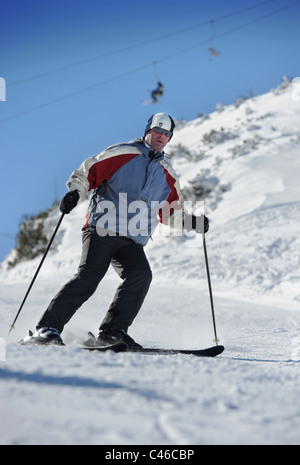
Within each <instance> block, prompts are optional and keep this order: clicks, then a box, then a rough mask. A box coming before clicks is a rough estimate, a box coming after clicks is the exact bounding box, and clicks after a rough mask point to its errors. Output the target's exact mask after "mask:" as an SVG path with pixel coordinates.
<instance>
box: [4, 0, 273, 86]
mask: <svg viewBox="0 0 300 465" xmlns="http://www.w3.org/2000/svg"><path fill="white" fill-rule="evenodd" d="M274 1H275V0H265V1H264V2H260V3H256V4H255V5H251V6H248V7H246V8H242V9H239V10H236V11H233V12H231V13H227V14H225V15H222V16H219V17H217V18H215V19H214V20H213V21H214V23H215V22H217V21H221V20H223V19H226V18H230V17H232V16H235V15H238V14H241V13H244V12H246V11H248V10H251V9H254V8H258V7H260V6H262V5H265V4H267V3H272V2H274ZM209 23H211V21H204V22H202V23H198V24H194V25H193V26H189V27H186V28H183V29H179V30H177V31H174V32H170V33H168V34H164V35H161V36H159V37H155V38H153V39H147V40H144V41H143V42H139V43H138V44H134V45H128V46H127V47H123V48H120V49H117V50H113V51H111V52H106V53H103V54H101V55H97V56H95V57H92V58H88V59H85V60H81V61H78V62H75V63H71V64H69V65H65V66H61V67H59V68H55V69H52V70H49V71H45V72H43V73H39V74H36V75H33V76H28V77H27V78H24V79H19V80H17V81H13V82H10V83H9V82H8V83H7V87H12V86H15V85H18V84H23V83H25V82H28V81H32V80H35V79H39V78H42V77H46V76H49V75H51V74H54V73H58V72H61V71H66V70H68V69H72V68H75V67H77V66H83V65H85V64H88V63H92V62H93V61H97V60H100V59H102V58H107V57H110V56H113V55H117V54H119V53H124V52H126V51H128V50H132V49H134V48H138V47H142V46H144V45H147V44H150V43H152V42H157V41H158V40H163V39H167V38H169V37H172V36H175V35H178V34H182V33H184V32H187V31H190V30H192V29H196V28H199V27H202V26H206V25H207V24H209Z"/></svg>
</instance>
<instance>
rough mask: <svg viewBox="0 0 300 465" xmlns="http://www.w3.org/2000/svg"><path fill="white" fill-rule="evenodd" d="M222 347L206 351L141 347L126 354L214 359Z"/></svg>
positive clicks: (209, 348) (214, 347) (129, 349)
mask: <svg viewBox="0 0 300 465" xmlns="http://www.w3.org/2000/svg"><path fill="white" fill-rule="evenodd" d="M224 349H225V348H224V346H213V347H207V348H206V349H162V348H151V347H143V348H141V349H134V348H128V349H127V352H136V353H142V354H159V355H178V354H184V355H195V356H196V357H216V356H217V355H220V354H221V353H222V352H223V351H224Z"/></svg>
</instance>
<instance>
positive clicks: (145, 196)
mask: <svg viewBox="0 0 300 465" xmlns="http://www.w3.org/2000/svg"><path fill="white" fill-rule="evenodd" d="M174 127H175V123H174V121H173V119H172V118H171V117H170V116H169V115H167V114H166V113H156V114H155V115H152V116H151V117H150V118H149V120H148V123H147V126H146V128H145V132H144V136H143V137H142V138H141V139H135V140H133V141H131V142H129V143H120V144H117V145H112V146H110V147H108V148H107V149H105V150H104V151H103V152H101V153H100V154H98V155H96V156H93V157H90V158H88V159H87V160H85V161H84V162H83V163H82V164H81V166H80V167H79V169H78V170H75V171H74V172H73V173H72V174H71V177H70V179H69V181H68V182H67V187H68V190H69V191H68V193H67V194H66V195H65V196H64V197H63V198H62V200H61V202H60V210H61V212H62V213H65V214H68V213H70V211H71V210H72V209H73V208H74V207H75V206H76V205H77V203H78V201H79V199H80V197H83V198H84V197H85V196H86V194H87V192H88V191H89V190H93V195H92V197H91V201H90V204H89V207H88V211H87V215H86V221H85V225H84V227H83V239H82V255H81V260H80V264H79V267H78V272H77V273H76V274H75V276H74V277H73V278H72V279H71V280H70V281H69V282H68V283H66V284H65V285H64V286H63V287H62V289H61V290H60V291H59V292H58V294H57V295H56V296H55V297H54V299H53V300H52V301H51V302H50V304H49V306H48V308H47V310H46V311H45V313H44V314H43V316H42V318H41V319H40V321H39V322H38V325H37V327H36V331H35V333H34V334H33V335H32V337H33V338H34V340H35V341H37V342H40V343H46V344H48V343H50V344H63V342H62V339H61V336H60V334H61V333H62V331H63V329H64V326H65V324H66V323H67V322H68V321H69V320H70V319H71V318H72V316H73V315H74V314H75V312H76V311H77V309H78V308H79V307H80V306H81V305H82V304H83V303H84V302H85V301H86V300H88V299H89V298H90V297H91V295H92V294H93V293H94V292H95V291H96V288H97V286H98V284H99V283H100V281H101V280H102V278H103V277H104V276H105V274H106V272H107V270H108V267H109V266H110V264H111V265H112V266H113V268H114V269H115V271H116V272H117V274H118V275H119V276H120V278H121V280H122V282H121V284H120V286H119V287H118V289H117V291H116V293H115V296H114V298H113V301H112V303H111V305H110V307H109V309H108V311H107V313H106V315H105V317H104V319H103V321H102V323H101V324H100V328H99V334H98V337H97V338H96V341H95V344H96V345H99V346H103V345H104V346H106V345H111V344H114V343H117V342H125V343H126V345H127V346H128V347H131V348H138V347H141V346H140V345H139V344H137V343H136V342H135V341H134V340H133V339H132V338H131V337H130V336H129V335H128V333H127V331H128V328H129V326H130V325H131V324H132V322H133V321H134V319H135V317H136V316H137V314H138V312H139V310H140V308H141V306H142V303H143V301H144V299H145V297H146V294H147V292H148V289H149V286H150V283H151V279H152V273H151V269H150V266H149V263H148V260H147V258H146V255H145V253H144V246H145V245H146V244H147V242H148V240H149V238H150V236H151V234H152V233H153V231H154V229H155V227H156V226H157V224H158V222H159V221H160V222H162V223H164V224H169V225H170V224H172V226H173V227H180V228H184V229H186V230H188V231H191V230H194V231H196V232H197V233H206V232H207V231H208V228H209V222H208V219H207V218H206V217H205V216H203V215H202V216H201V217H196V216H194V215H188V214H187V213H185V212H184V209H183V206H182V198H181V193H180V187H179V182H178V178H177V176H176V174H175V172H174V170H173V169H172V168H171V166H170V165H169V164H168V163H167V161H166V160H165V157H164V151H163V149H164V147H165V146H166V144H167V143H168V142H169V141H170V139H171V137H172V135H173V130H174ZM137 211H139V214H138V215H137V213H136V212H137Z"/></svg>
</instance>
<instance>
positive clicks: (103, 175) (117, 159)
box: [87, 153, 140, 190]
mask: <svg viewBox="0 0 300 465" xmlns="http://www.w3.org/2000/svg"><path fill="white" fill-rule="evenodd" d="M139 155H140V154H139V153H138V154H137V153H126V154H122V155H117V156H114V157H108V158H106V159H105V160H100V161H98V162H96V163H94V164H93V165H92V166H91V168H90V169H89V173H88V176H87V179H88V181H89V190H91V189H96V188H97V187H99V186H100V184H101V183H102V182H103V181H104V179H106V180H107V181H108V180H109V179H111V178H112V177H113V175H114V174H115V173H116V172H117V171H118V169H120V168H121V167H122V166H124V165H125V164H126V163H128V162H129V161H130V160H132V159H133V158H135V157H137V156H139Z"/></svg>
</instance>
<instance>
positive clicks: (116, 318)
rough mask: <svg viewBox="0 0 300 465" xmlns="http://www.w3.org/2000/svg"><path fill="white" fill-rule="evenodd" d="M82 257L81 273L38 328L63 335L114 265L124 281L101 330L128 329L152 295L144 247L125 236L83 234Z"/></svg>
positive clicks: (63, 291)
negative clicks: (146, 298)
mask: <svg viewBox="0 0 300 465" xmlns="http://www.w3.org/2000/svg"><path fill="white" fill-rule="evenodd" d="M82 239H83V240H82V256H81V260H80V264H79V268H78V272H77V274H76V275H75V276H74V277H73V279H71V280H70V281H69V282H68V283H67V284H65V286H63V288H62V289H61V290H60V291H59V292H58V294H57V295H56V296H55V297H54V299H53V300H52V301H51V302H50V305H49V307H48V308H47V310H46V312H45V313H44V315H43V316H42V318H41V320H40V321H39V323H38V325H37V328H41V327H44V326H50V327H53V328H56V329H57V330H58V331H59V332H60V333H61V332H62V331H63V328H64V325H65V324H66V323H67V322H68V321H69V320H70V319H71V318H72V316H73V315H74V313H75V312H76V310H78V308H79V307H80V306H81V305H82V304H83V303H84V302H85V301H86V300H88V299H89V297H91V295H92V294H93V293H94V292H95V291H96V289H97V286H98V284H99V283H100V281H101V280H102V278H103V277H104V275H105V274H106V272H107V270H108V267H109V265H110V264H112V266H113V268H114V269H115V271H116V272H117V273H118V275H119V276H120V278H121V279H122V283H121V284H120V286H119V287H118V289H117V291H116V293H115V296H114V298H113V301H112V303H111V305H110V307H109V309H108V311H107V313H106V315H105V317H104V319H103V321H102V323H101V325H100V328H99V329H108V328H111V329H124V330H125V331H126V332H127V330H128V327H129V326H130V325H131V324H132V322H133V320H134V319H135V317H136V315H137V314H138V312H139V310H140V308H141V306H142V303H143V301H144V299H145V297H146V294H147V292H148V289H149V286H150V283H151V279H152V273H151V269H150V266H149V263H148V260H147V258H146V256H145V253H144V249H143V247H142V246H141V245H139V244H136V243H135V242H133V241H132V240H131V239H127V238H126V237H121V236H108V235H106V236H99V235H98V234H97V231H96V229H94V228H87V229H85V230H84V231H83V238H82Z"/></svg>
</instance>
